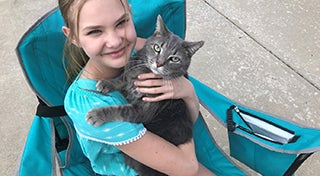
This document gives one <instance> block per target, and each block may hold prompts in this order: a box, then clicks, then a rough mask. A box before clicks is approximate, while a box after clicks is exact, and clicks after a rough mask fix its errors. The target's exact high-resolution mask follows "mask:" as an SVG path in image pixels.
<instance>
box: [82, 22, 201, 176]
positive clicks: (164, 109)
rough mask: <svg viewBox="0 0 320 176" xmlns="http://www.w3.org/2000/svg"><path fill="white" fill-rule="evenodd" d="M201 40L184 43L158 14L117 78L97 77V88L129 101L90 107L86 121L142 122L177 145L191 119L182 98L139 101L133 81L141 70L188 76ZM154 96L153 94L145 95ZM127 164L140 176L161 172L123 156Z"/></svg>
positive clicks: (186, 136) (189, 136)
mask: <svg viewBox="0 0 320 176" xmlns="http://www.w3.org/2000/svg"><path fill="white" fill-rule="evenodd" d="M203 44H204V42H203V41H199V42H187V41H184V40H182V39H181V38H179V37H178V36H176V35H174V34H173V33H172V32H170V31H169V30H168V29H167V27H166V26H165V24H164V23H163V21H162V18H161V17H160V16H158V20H157V28H156V31H155V32H154V34H153V35H152V36H151V37H149V38H148V39H147V41H146V43H145V45H144V47H143V48H142V49H141V50H139V51H138V52H137V53H136V54H135V55H134V56H133V57H132V58H130V61H129V63H128V64H127V65H126V67H125V70H124V73H123V75H122V76H120V77H119V78H118V79H113V80H100V81H98V83H97V85H96V86H97V90H98V91H99V92H101V93H104V94H107V93H108V92H110V91H113V90H119V91H120V92H121V93H122V94H123V95H124V96H125V98H126V99H127V100H128V102H129V103H130V104H127V105H121V106H108V107H101V108H96V109H93V110H91V111H90V112H89V113H88V114H87V116H86V118H87V121H88V123H90V124H92V125H95V126H99V125H101V124H103V123H105V122H111V121H129V122H134V123H143V124H144V125H145V127H146V128H147V129H148V130H149V131H151V132H153V133H155V134H157V135H159V136H161V137H162V138H164V139H166V140H168V141H169V142H171V143H173V144H175V145H179V144H183V143H186V142H188V141H190V140H191V139H192V125H193V124H192V120H191V117H190V114H189V112H188V109H187V107H186V105H185V103H184V101H183V100H181V99H178V100H165V101H160V102H154V103H149V102H145V101H143V100H142V97H144V96H146V95H144V94H141V93H138V92H137V91H136V90H135V88H136V87H135V85H134V81H135V80H136V79H137V76H138V75H139V74H141V73H149V72H153V73H155V74H157V75H160V76H162V77H163V78H164V79H175V78H178V77H180V76H184V75H187V70H188V67H189V65H190V62H191V57H192V55H193V54H194V53H195V52H196V51H197V50H198V49H199V48H201V47H202V46H203ZM147 96H155V95H147ZM125 161H126V164H127V165H129V166H130V167H132V168H133V169H135V170H136V172H137V173H138V174H139V175H141V176H158V175H164V174H162V173H160V172H158V171H155V170H153V169H151V168H149V167H147V166H145V165H143V164H141V163H139V162H137V161H135V160H134V159H132V158H130V157H129V156H127V155H125Z"/></svg>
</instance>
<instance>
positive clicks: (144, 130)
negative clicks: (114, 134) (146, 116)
mask: <svg viewBox="0 0 320 176" xmlns="http://www.w3.org/2000/svg"><path fill="white" fill-rule="evenodd" d="M75 130H76V131H77V133H78V135H79V136H80V137H82V138H85V139H88V140H91V141H95V142H100V143H104V144H108V145H113V146H120V145H126V144H130V143H131V142H134V141H137V140H139V139H140V138H142V136H144V135H145V134H146V132H147V129H146V128H143V129H141V130H140V131H139V133H138V135H137V136H135V137H132V138H130V139H127V140H125V141H120V142H110V141H105V140H101V139H97V138H93V137H90V136H86V135H83V134H81V133H80V132H79V130H78V129H77V128H76V127H75Z"/></svg>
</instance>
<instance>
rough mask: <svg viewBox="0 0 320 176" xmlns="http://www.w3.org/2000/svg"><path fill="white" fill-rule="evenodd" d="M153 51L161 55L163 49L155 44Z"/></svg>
mask: <svg viewBox="0 0 320 176" xmlns="http://www.w3.org/2000/svg"><path fill="white" fill-rule="evenodd" d="M153 50H154V51H155V52H156V53H160V51H161V47H160V46H159V45H157V44H154V45H153Z"/></svg>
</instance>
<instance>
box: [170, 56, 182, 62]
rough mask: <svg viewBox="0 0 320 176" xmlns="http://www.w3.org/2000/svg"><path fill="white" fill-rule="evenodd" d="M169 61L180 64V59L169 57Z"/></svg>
mask: <svg viewBox="0 0 320 176" xmlns="http://www.w3.org/2000/svg"><path fill="white" fill-rule="evenodd" d="M170 61H171V62H175V63H178V62H180V58H179V57H174V56H171V57H170Z"/></svg>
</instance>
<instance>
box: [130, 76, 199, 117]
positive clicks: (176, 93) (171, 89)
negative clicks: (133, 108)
mask: <svg viewBox="0 0 320 176" xmlns="http://www.w3.org/2000/svg"><path fill="white" fill-rule="evenodd" d="M138 79H139V80H138V81H136V82H135V85H136V86H137V91H138V92H141V93H146V94H159V96H155V97H143V100H144V101H148V102H157V101H161V100H167V99H183V101H184V102H185V103H186V105H187V107H188V109H189V112H190V115H191V117H192V119H193V121H194V122H195V121H196V119H197V117H198V115H199V99H198V97H197V95H196V93H195V91H194V87H193V85H192V83H191V82H190V81H189V80H188V79H187V78H185V77H184V76H181V77H179V78H176V79H172V80H166V79H163V78H161V77H159V76H156V75H155V74H153V73H147V74H141V75H139V76H138Z"/></svg>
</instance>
